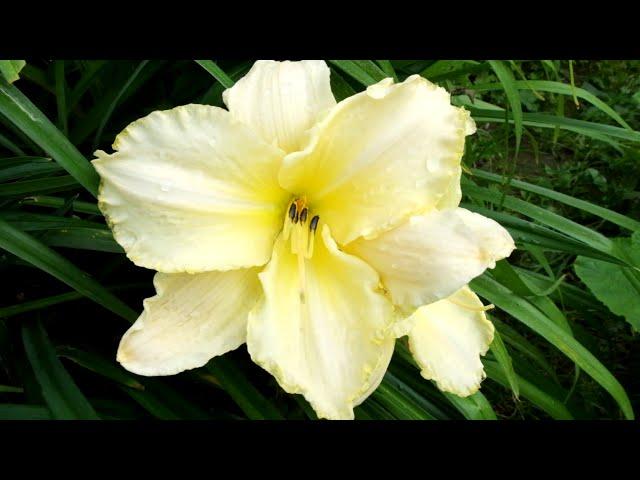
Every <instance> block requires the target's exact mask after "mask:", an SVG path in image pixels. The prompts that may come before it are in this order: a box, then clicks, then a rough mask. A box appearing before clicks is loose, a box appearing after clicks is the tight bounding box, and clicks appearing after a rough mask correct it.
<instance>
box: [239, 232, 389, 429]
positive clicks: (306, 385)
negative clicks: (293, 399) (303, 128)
mask: <svg viewBox="0 0 640 480" xmlns="http://www.w3.org/2000/svg"><path fill="white" fill-rule="evenodd" d="M318 236H319V237H320V231H318ZM301 271H302V270H301V267H300V264H299V260H298V258H297V256H295V255H293V254H292V253H291V251H290V249H289V246H288V243H287V242H285V241H284V240H283V238H282V237H279V238H278V240H277V241H276V247H275V249H274V253H273V257H272V258H271V261H270V262H269V264H268V265H267V267H266V269H265V270H264V272H262V273H261V274H260V280H261V282H262V285H263V288H264V292H265V293H264V297H263V299H262V300H261V301H260V303H259V304H258V306H257V307H256V308H255V310H253V311H252V312H251V313H250V314H249V325H248V333H247V347H248V349H249V353H250V354H251V357H252V358H253V361H254V362H256V363H257V364H258V365H260V366H262V367H263V368H264V369H266V370H267V371H268V372H270V373H271V374H272V375H273V376H275V378H276V379H277V381H278V383H279V384H280V386H281V387H282V388H283V389H284V390H285V391H287V392H289V393H301V394H303V395H304V396H305V398H306V399H307V400H308V401H309V403H310V404H311V406H312V407H313V408H314V410H315V411H316V413H317V414H318V416H319V417H322V418H329V419H352V418H353V407H354V406H355V405H356V404H358V403H360V402H361V401H362V400H364V396H365V394H369V393H371V391H372V387H375V386H377V384H379V382H380V380H381V378H382V375H384V371H385V370H386V365H388V363H389V359H390V356H391V354H392V352H393V346H394V338H393V337H390V336H389V335H387V331H388V328H389V326H390V323H391V321H392V315H393V307H392V305H391V303H390V302H389V300H388V299H387V298H386V297H385V296H384V295H383V294H382V293H381V292H380V291H379V288H378V287H379V279H378V275H377V274H376V272H375V271H374V270H373V269H372V268H371V267H369V266H368V265H367V264H365V263H364V262H363V261H362V260H360V259H358V258H356V257H353V256H351V255H347V254H345V253H343V252H341V251H340V250H339V249H338V248H337V245H336V243H335V242H334V241H333V239H332V238H331V236H330V233H329V229H328V227H327V226H326V225H325V226H324V228H323V229H322V235H321V238H318V239H317V240H316V243H315V249H314V253H313V257H312V258H311V259H309V260H306V261H304V273H303V274H301ZM303 276H304V278H305V280H302V278H303Z"/></svg>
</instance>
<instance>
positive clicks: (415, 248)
mask: <svg viewBox="0 0 640 480" xmlns="http://www.w3.org/2000/svg"><path fill="white" fill-rule="evenodd" d="M514 248H515V245H514V243H513V239H512V238H511V236H510V235H509V232H507V231H506V230H505V229H504V228H503V227H502V226H500V225H499V224H498V223H496V222H495V221H493V220H491V219H489V218H486V217H484V216H482V215H480V214H477V213H473V212H470V211H469V210H465V209H463V208H452V209H446V210H439V211H433V212H431V213H427V214H424V215H416V216H412V217H410V218H409V219H408V220H407V221H406V222H405V223H404V224H402V225H400V226H399V227H396V228H394V229H392V230H389V231H387V232H384V233H382V234H381V235H379V236H378V237H376V238H374V239H371V240H365V239H358V240H357V241H355V242H353V243H351V244H350V245H348V246H347V247H346V251H348V252H350V253H353V254H354V255H357V256H359V257H360V258H362V259H363V260H365V261H366V262H367V263H369V264H370V265H371V266H372V267H373V268H375V269H376V271H377V272H378V273H379V274H380V277H381V279H382V282H383V284H384V286H385V288H386V289H387V290H388V291H389V294H390V295H391V298H392V299H393V302H394V303H395V304H396V305H399V306H401V307H402V308H403V309H405V310H407V311H409V312H410V311H411V310H412V309H414V308H417V307H419V306H421V305H425V304H429V303H432V302H435V301H437V300H440V299H443V298H446V297H448V296H449V295H451V294H452V293H454V292H455V291H457V290H459V289H460V288H461V287H462V286H464V285H466V284H467V283H469V281H470V280H472V279H473V278H475V277H477V276H478V275H480V274H482V272H484V271H485V270H486V269H487V268H493V267H495V262H496V261H498V260H500V259H502V258H505V257H507V256H509V255H510V254H511V252H512V251H513V249H514Z"/></svg>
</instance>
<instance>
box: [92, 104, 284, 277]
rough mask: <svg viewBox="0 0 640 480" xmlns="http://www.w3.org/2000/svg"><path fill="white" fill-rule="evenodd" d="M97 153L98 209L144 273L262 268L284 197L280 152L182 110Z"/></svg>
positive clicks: (132, 129)
mask: <svg viewBox="0 0 640 480" xmlns="http://www.w3.org/2000/svg"><path fill="white" fill-rule="evenodd" d="M113 148H114V149H115V150H117V152H116V153H113V154H112V155H107V154H106V153H105V152H102V151H98V152H96V156H97V157H98V159H96V160H94V161H93V165H94V166H95V168H96V170H97V171H98V173H99V174H100V176H101V178H102V183H101V188H100V196H99V203H98V204H99V206H100V209H101V210H102V212H103V213H104V215H105V217H106V218H107V222H108V223H109V226H110V227H111V229H112V231H113V234H114V237H115V239H116V240H117V241H118V243H119V244H120V245H122V247H123V248H124V249H125V251H126V252H127V256H128V257H129V258H130V259H131V260H132V261H133V262H134V263H135V264H136V265H139V266H142V267H146V268H151V269H154V270H159V271H163V272H167V273H173V272H184V271H187V272H192V273H194V272H204V271H210V270H230V269H234V268H241V267H250V266H254V265H262V264H264V263H266V262H267V261H268V260H269V257H270V255H271V250H272V248H273V241H274V239H275V236H276V235H277V233H278V231H279V229H280V228H281V226H282V218H283V215H284V213H283V212H284V209H285V208H286V201H287V199H288V196H289V195H288V194H287V193H286V192H285V191H284V190H282V189H281V188H280V187H279V186H278V184H277V180H276V175H277V171H278V169H279V166H280V163H281V159H282V156H283V152H282V151H281V150H279V149H277V148H276V147H273V146H271V145H267V144H266V143H264V142H263V141H262V140H261V139H260V138H258V136H257V135H255V134H254V133H253V132H251V131H250V130H249V129H248V128H247V127H246V126H244V125H242V124H240V123H239V122H237V121H236V120H234V119H233V118H232V117H231V115H229V112H227V111H226V110H223V109H221V108H217V107H211V106H205V105H187V106H184V107H178V108H174V109H172V110H167V111H161V112H160V111H159V112H153V113H151V114H150V115H148V116H146V117H144V118H142V119H140V120H138V121H136V122H133V123H132V124H131V125H129V126H128V127H127V128H126V129H125V130H124V131H123V132H122V133H121V134H120V135H118V137H117V138H116V140H115V142H114V144H113Z"/></svg>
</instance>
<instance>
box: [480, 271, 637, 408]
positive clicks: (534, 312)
mask: <svg viewBox="0 0 640 480" xmlns="http://www.w3.org/2000/svg"><path fill="white" fill-rule="evenodd" d="M470 285H471V288H472V289H473V291H474V292H476V293H477V294H478V295H480V296H482V297H484V298H486V299H487V300H488V301H489V302H491V303H493V304H494V305H496V306H497V307H499V308H500V309H502V310H504V311H505V312H507V313H509V314H510V315H512V316H513V317H515V318H517V319H518V320H520V321H521V322H522V323H524V324H525V325H526V326H528V327H529V328H531V329H532V330H533V331H534V332H536V333H538V334H539V335H541V336H542V337H543V338H545V339H546V340H547V341H548V342H549V343H551V344H552V345H553V346H555V347H556V348H557V349H558V350H560V351H561V352H562V353H564V354H565V355H566V356H567V357H569V358H570V359H571V360H573V362H574V363H575V364H576V365H578V366H579V367H580V368H582V369H583V370H584V371H585V373H587V374H588V375H590V376H591V378H593V379H594V380H595V381H596V382H598V383H599V384H600V385H601V386H602V387H603V388H604V389H605V390H607V391H608V392H609V393H610V394H611V396H612V397H613V398H614V399H615V400H616V402H618V405H619V406H620V408H621V409H622V412H623V414H624V416H625V417H626V418H627V419H633V418H634V414H633V409H632V407H631V403H630V401H629V397H628V396H627V393H626V392H625V390H624V388H623V387H622V385H620V383H619V382H618V380H616V378H615V377H614V376H613V375H612V374H611V372H609V370H607V369H606V368H605V367H604V365H602V363H600V362H599V361H598V359H597V358H595V357H594V356H593V355H592V354H591V352H589V350H587V349H586V348H585V347H583V346H582V345H581V344H580V343H579V342H578V341H577V340H575V339H574V338H573V337H572V336H571V335H570V334H568V333H567V332H566V331H565V330H563V329H562V328H561V327H559V326H558V325H556V324H555V323H554V322H553V321H552V320H551V319H549V318H548V317H547V316H545V315H544V314H543V313H542V312H541V311H540V310H538V309H537V308H536V307H534V306H533V305H532V304H531V303H529V302H528V301H527V300H525V299H524V298H522V297H520V296H518V295H516V294H514V293H513V292H511V291H510V290H509V289H508V288H507V287H505V286H503V285H501V284H499V283H498V282H496V281H495V280H493V279H491V278H490V277H489V276H488V275H487V274H486V273H485V274H484V275H482V276H481V277H478V278H475V279H474V280H472V282H471V284H470ZM519 383H520V382H519ZM520 388H521V393H522V394H523V395H525V393H524V387H523V385H522V384H521V383H520Z"/></svg>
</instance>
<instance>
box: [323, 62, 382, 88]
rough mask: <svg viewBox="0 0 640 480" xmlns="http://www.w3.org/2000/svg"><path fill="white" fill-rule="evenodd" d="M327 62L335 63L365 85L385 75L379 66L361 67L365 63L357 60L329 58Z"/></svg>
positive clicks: (377, 80) (371, 83)
mask: <svg viewBox="0 0 640 480" xmlns="http://www.w3.org/2000/svg"><path fill="white" fill-rule="evenodd" d="M329 63H331V64H333V65H335V66H336V67H338V68H339V69H340V70H342V71H343V72H345V73H346V74H347V75H349V76H350V77H352V78H354V79H355V80H357V81H358V82H360V83H361V84H362V85H364V86H365V87H368V86H369V85H373V84H374V83H377V82H379V81H380V80H382V79H383V78H385V77H386V75H385V74H384V72H382V70H380V68H377V70H376V69H373V68H363V65H366V64H365V63H362V61H358V60H329ZM372 63H373V62H372Z"/></svg>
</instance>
